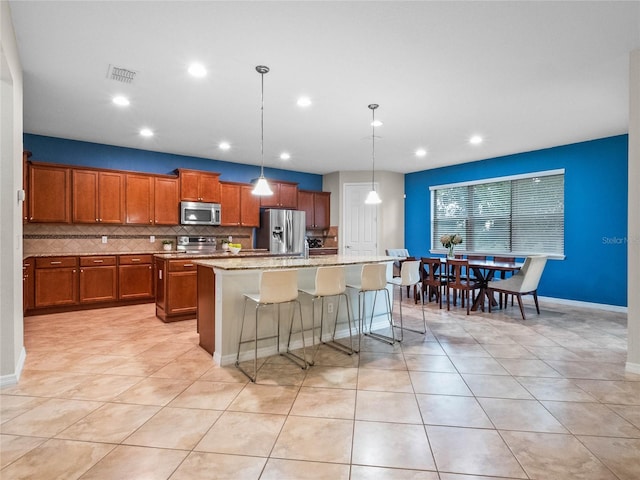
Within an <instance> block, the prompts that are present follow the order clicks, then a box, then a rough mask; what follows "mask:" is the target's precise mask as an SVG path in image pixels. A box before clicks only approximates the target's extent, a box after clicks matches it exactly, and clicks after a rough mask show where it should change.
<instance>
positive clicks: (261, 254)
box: [155, 248, 300, 260]
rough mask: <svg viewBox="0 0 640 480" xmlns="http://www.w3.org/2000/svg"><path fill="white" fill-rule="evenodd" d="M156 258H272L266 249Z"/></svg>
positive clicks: (161, 253)
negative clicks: (236, 252) (234, 253)
mask: <svg viewBox="0 0 640 480" xmlns="http://www.w3.org/2000/svg"><path fill="white" fill-rule="evenodd" d="M155 256H156V257H158V258H164V259H167V260H182V259H186V258H189V259H197V258H200V259H203V258H221V259H227V258H239V257H267V256H273V255H272V254H271V253H269V252H268V251H267V250H266V249H257V250H249V249H244V248H243V249H242V250H240V253H238V254H237V255H233V254H232V253H231V252H224V251H222V250H218V251H216V252H214V253H211V252H209V253H186V252H176V251H173V252H160V253H158V252H156V254H155ZM282 256H295V257H299V256H300V255H299V254H295V255H282V254H278V257H282Z"/></svg>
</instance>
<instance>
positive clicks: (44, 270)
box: [34, 257, 78, 308]
mask: <svg viewBox="0 0 640 480" xmlns="http://www.w3.org/2000/svg"><path fill="white" fill-rule="evenodd" d="M34 291H35V294H34V307H35V308H39V307H54V306H63V305H77V304H78V257H46V258H36V267H35V286H34Z"/></svg>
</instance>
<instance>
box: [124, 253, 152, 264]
mask: <svg viewBox="0 0 640 480" xmlns="http://www.w3.org/2000/svg"><path fill="white" fill-rule="evenodd" d="M152 259H153V256H152V255H120V265H141V264H146V263H151V261H152Z"/></svg>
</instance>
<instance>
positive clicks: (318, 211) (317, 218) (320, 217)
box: [313, 192, 331, 230]
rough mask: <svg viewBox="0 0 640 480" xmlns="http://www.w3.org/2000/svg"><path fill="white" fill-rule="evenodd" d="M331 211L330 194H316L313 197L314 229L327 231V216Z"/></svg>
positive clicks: (328, 222)
mask: <svg viewBox="0 0 640 480" xmlns="http://www.w3.org/2000/svg"><path fill="white" fill-rule="evenodd" d="M330 209H331V193H329V192H316V193H314V197H313V211H314V213H313V218H314V228H318V229H323V230H324V229H327V228H329V224H330V223H331V221H330V218H329V214H330Z"/></svg>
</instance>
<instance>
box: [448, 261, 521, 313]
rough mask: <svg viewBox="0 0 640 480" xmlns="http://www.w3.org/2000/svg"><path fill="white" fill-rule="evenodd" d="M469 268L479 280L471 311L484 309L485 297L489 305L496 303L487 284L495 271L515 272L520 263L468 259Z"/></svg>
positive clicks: (518, 268)
mask: <svg viewBox="0 0 640 480" xmlns="http://www.w3.org/2000/svg"><path fill="white" fill-rule="evenodd" d="M446 261H447V259H446V258H443V259H442V262H443V263H446ZM468 262H469V268H470V269H471V270H472V271H473V274H474V275H475V277H476V279H478V281H479V282H480V291H479V292H478V295H477V296H476V299H475V301H474V302H473V305H472V306H471V310H472V311H476V310H478V308H482V310H483V311H484V298H485V296H486V297H487V300H488V301H489V302H491V305H492V306H494V305H498V302H497V301H496V299H495V297H494V296H493V295H492V294H490V293H489V292H488V290H487V284H488V283H489V282H490V281H491V280H493V277H494V276H495V274H496V272H511V273H515V272H517V271H518V270H520V268H522V265H523V264H522V263H519V262H496V261H494V260H480V259H469V260H468Z"/></svg>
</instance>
